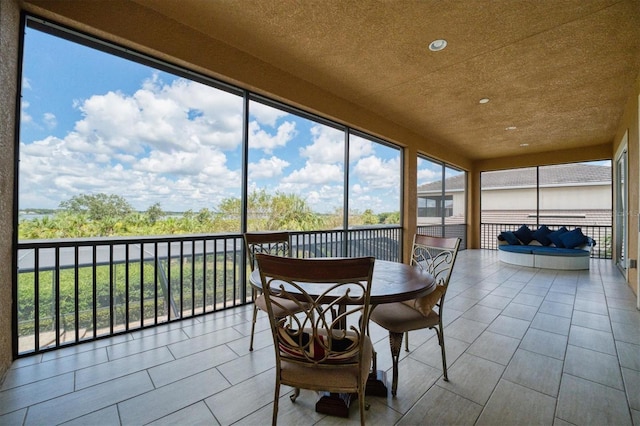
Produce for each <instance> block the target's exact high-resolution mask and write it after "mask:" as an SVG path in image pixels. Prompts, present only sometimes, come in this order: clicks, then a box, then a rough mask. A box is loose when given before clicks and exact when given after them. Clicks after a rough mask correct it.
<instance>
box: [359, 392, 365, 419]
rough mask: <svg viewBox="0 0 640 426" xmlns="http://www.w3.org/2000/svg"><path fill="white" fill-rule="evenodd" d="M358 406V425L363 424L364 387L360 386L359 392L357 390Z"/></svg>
mask: <svg viewBox="0 0 640 426" xmlns="http://www.w3.org/2000/svg"><path fill="white" fill-rule="evenodd" d="M358 406H359V408H360V425H361V426H364V410H365V401H364V387H362V388H361V389H360V392H358Z"/></svg>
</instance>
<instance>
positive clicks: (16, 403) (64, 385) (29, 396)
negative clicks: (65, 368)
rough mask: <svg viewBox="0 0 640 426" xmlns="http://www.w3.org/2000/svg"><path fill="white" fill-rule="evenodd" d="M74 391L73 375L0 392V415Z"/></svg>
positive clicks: (64, 375) (63, 375) (69, 374)
mask: <svg viewBox="0 0 640 426" xmlns="http://www.w3.org/2000/svg"><path fill="white" fill-rule="evenodd" d="M73 391H74V375H73V373H65V374H61V375H59V376H55V377H51V378H48V379H45V380H40V381H37V382H34V383H29V384H26V385H22V386H18V387H16V388H13V389H11V390H10V391H9V390H7V391H2V392H0V414H7V413H10V412H11V411H16V410H19V409H20V408H25V407H28V406H30V405H34V404H37V403H39V402H42V401H47V400H49V399H52V398H56V397H58V396H61V395H64V394H68V393H71V392H73Z"/></svg>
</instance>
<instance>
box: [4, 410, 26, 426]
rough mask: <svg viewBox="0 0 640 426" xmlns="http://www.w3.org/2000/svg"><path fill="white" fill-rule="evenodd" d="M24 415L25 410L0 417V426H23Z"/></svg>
mask: <svg viewBox="0 0 640 426" xmlns="http://www.w3.org/2000/svg"><path fill="white" fill-rule="evenodd" d="M26 415H27V409H26V408H23V409H21V410H16V411H12V412H10V413H7V414H3V415H0V425H6V426H22V425H23V424H24V418H25V416H26Z"/></svg>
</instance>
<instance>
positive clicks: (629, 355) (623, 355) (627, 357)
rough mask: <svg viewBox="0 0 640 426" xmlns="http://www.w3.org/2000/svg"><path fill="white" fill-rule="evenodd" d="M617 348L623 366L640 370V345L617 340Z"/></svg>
mask: <svg viewBox="0 0 640 426" xmlns="http://www.w3.org/2000/svg"><path fill="white" fill-rule="evenodd" d="M616 348H617V349H618V358H619V359H620V365H621V366H622V367H625V368H630V369H632V370H636V371H640V346H638V345H633V344H631V343H626V342H620V341H617V342H616Z"/></svg>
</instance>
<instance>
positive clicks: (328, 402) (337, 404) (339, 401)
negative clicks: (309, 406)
mask: <svg viewBox="0 0 640 426" xmlns="http://www.w3.org/2000/svg"><path fill="white" fill-rule="evenodd" d="M357 398H358V395H357V394H352V393H333V392H331V393H330V392H326V393H325V394H324V395H323V396H322V397H321V398H320V399H319V400H318V402H316V412H318V413H322V414H329V415H330V416H337V417H349V406H350V405H351V401H353V400H354V399H357Z"/></svg>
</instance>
